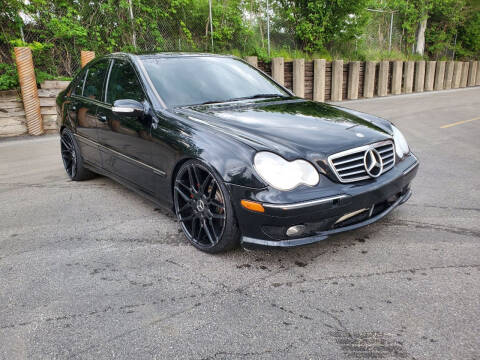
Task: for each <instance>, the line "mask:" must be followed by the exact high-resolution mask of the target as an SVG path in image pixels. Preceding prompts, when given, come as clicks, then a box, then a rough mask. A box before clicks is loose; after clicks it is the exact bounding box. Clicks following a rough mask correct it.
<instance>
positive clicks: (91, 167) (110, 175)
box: [83, 159, 175, 215]
mask: <svg viewBox="0 0 480 360" xmlns="http://www.w3.org/2000/svg"><path fill="white" fill-rule="evenodd" d="M83 161H84V164H85V167H87V168H88V169H89V170H92V171H93V172H95V173H97V174H100V175H103V176H106V177H108V178H110V179H112V180H113V181H115V182H117V183H119V184H121V185H123V186H125V187H126V188H128V189H129V190H132V191H133V192H135V193H137V194H138V195H140V196H142V197H143V198H144V199H147V200H149V201H151V202H152V203H154V204H155V205H157V206H159V207H161V208H162V209H163V210H166V211H168V212H169V213H170V214H172V215H175V211H174V210H173V204H172V205H171V206H169V205H167V204H165V203H163V202H161V201H160V200H158V199H157V198H155V197H153V196H151V195H149V194H147V193H145V192H144V191H142V190H140V189H139V188H138V187H136V186H135V185H134V184H132V183H130V182H129V181H127V180H125V179H123V178H121V177H119V176H117V175H115V174H113V173H112V172H110V171H107V170H105V169H103V168H100V167H98V166H96V165H94V164H92V163H90V162H88V161H86V160H85V159H84V160H83Z"/></svg>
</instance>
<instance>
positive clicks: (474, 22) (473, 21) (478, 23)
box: [457, 12, 480, 59]
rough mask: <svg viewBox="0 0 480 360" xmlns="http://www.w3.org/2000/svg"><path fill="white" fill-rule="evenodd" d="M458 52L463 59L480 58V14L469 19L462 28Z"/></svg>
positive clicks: (477, 13)
mask: <svg viewBox="0 0 480 360" xmlns="http://www.w3.org/2000/svg"><path fill="white" fill-rule="evenodd" d="M457 51H458V53H459V55H460V56H463V57H470V58H476V59H478V58H479V57H480V12H476V13H475V14H473V15H472V16H471V17H469V18H468V19H467V21H466V22H465V25H464V26H462V27H461V28H460V30H459V36H458V46H457Z"/></svg>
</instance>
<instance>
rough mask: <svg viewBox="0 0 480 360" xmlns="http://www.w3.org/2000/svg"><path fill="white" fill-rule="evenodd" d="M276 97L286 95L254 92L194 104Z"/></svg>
mask: <svg viewBox="0 0 480 360" xmlns="http://www.w3.org/2000/svg"><path fill="white" fill-rule="evenodd" d="M276 97H282V98H284V97H287V96H286V95H282V94H256V95H249V96H242V97H236V98H231V99H226V100H209V101H205V102H203V103H200V104H195V105H208V104H220V103H227V102H231V101H240V100H248V99H260V98H276Z"/></svg>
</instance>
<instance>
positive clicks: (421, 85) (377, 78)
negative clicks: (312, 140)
mask: <svg viewBox="0 0 480 360" xmlns="http://www.w3.org/2000/svg"><path fill="white" fill-rule="evenodd" d="M81 55H82V65H83V66H84V65H85V64H86V63H87V62H88V61H90V60H91V59H93V58H94V57H95V54H94V53H93V52H90V51H85V52H82V54H81ZM246 60H247V61H248V62H249V63H250V64H252V65H253V66H255V67H257V68H258V69H260V70H262V71H263V72H265V73H266V74H268V75H270V76H272V77H273V78H274V79H275V80H276V81H277V82H279V83H280V84H282V85H284V86H285V87H287V88H289V89H291V90H292V91H293V92H294V93H295V94H296V95H297V96H300V97H304V98H306V99H310V100H315V101H341V100H347V99H349V100H353V99H362V98H371V97H375V96H387V95H399V94H408V93H412V92H423V91H432V90H436V91H438V90H444V89H457V88H464V87H468V86H480V61H469V62H458V61H455V62H454V61H448V62H445V61H438V62H436V61H415V62H414V61H379V62H374V61H367V62H360V61H353V62H348V63H344V62H343V60H335V61H326V60H323V59H315V60H313V61H305V60H304V59H295V60H293V61H285V60H284V59H283V58H273V59H272V61H271V62H270V63H265V62H261V61H260V62H259V61H258V60H257V58H256V57H254V56H249V57H247V58H246ZM67 85H68V82H66V81H45V82H44V83H42V84H41V86H40V89H39V90H38V98H39V104H40V114H41V121H42V127H41V128H42V129H43V131H44V132H46V133H52V132H56V131H57V115H56V114H57V112H56V104H55V98H56V96H57V94H58V93H59V92H60V91H61V90H62V89H64V88H65V87H66V86H67ZM28 130H29V129H28V127H27V121H26V118H25V110H24V105H23V103H22V100H21V98H20V94H17V92H16V91H13V92H12V91H8V92H3V93H2V92H0V137H2V136H3V137H5V136H18V135H24V134H27V132H28Z"/></svg>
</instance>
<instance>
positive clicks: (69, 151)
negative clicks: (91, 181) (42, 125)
mask: <svg viewBox="0 0 480 360" xmlns="http://www.w3.org/2000/svg"><path fill="white" fill-rule="evenodd" d="M73 142H74V140H73V136H72V134H71V133H70V131H68V130H65V131H63V133H62V136H61V138H60V149H61V151H62V160H63V166H65V171H66V172H67V174H68V176H69V177H70V178H71V179H74V178H75V175H76V174H77V151H76V149H75V145H74V143H73Z"/></svg>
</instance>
